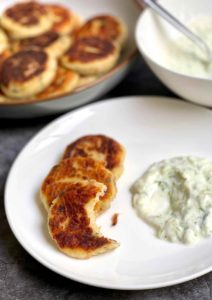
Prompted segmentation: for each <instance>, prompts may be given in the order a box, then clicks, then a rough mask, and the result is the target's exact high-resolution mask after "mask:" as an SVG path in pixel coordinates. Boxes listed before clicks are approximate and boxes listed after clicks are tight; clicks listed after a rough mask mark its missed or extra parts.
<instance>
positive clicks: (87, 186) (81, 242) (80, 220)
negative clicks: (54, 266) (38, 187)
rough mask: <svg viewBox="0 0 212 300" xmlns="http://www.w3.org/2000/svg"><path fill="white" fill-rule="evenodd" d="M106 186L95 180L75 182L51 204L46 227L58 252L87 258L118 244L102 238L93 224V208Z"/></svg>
mask: <svg viewBox="0 0 212 300" xmlns="http://www.w3.org/2000/svg"><path fill="white" fill-rule="evenodd" d="M105 190H106V187H105V186H104V185H103V184H101V183H98V182H96V181H92V182H91V181H87V180H85V181H79V182H76V183H73V184H70V185H69V189H68V190H66V191H65V192H64V193H63V194H61V195H60V196H59V197H58V198H56V199H55V200H54V202H53V203H52V205H51V207H50V209H49V213H48V227H49V233H50V235H51V237H52V239H53V240H54V241H55V242H56V244H57V246H58V247H59V249H60V250H61V251H63V252H64V253H66V254H67V255H69V256H72V257H75V258H81V259H84V258H89V257H91V256H93V255H97V254H100V253H103V252H106V251H109V250H112V249H114V248H116V247H117V246H118V243H117V242H116V241H114V240H111V239H108V238H105V237H104V236H102V234H101V233H100V230H99V228H98V227H97V225H96V223H95V213H94V207H95V205H96V203H97V202H98V201H99V197H102V196H103V195H104V193H105Z"/></svg>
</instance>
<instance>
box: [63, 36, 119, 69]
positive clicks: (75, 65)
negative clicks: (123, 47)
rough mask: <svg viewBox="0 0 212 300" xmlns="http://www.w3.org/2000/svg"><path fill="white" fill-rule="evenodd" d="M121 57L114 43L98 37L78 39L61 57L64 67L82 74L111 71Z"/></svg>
mask: <svg viewBox="0 0 212 300" xmlns="http://www.w3.org/2000/svg"><path fill="white" fill-rule="evenodd" d="M118 58H119V49H118V48H117V47H116V46H115V45H113V43H111V42H109V41H106V40H103V39H100V38H97V37H86V38H82V39H76V40H74V42H73V43H72V44H71V47H70V48H69V50H68V51H67V52H66V53H65V54H64V56H63V57H62V58H61V62H62V64H63V66H64V67H66V68H68V69H71V70H74V71H76V72H78V73H80V74H81V75H97V74H101V73H105V72H107V71H109V70H110V69H111V68H112V67H113V66H114V65H115V64H116V62H117V60H118Z"/></svg>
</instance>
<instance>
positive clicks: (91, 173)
mask: <svg viewBox="0 0 212 300" xmlns="http://www.w3.org/2000/svg"><path fill="white" fill-rule="evenodd" d="M85 179H87V180H91V179H95V180H96V181H97V182H101V183H103V184H104V185H105V186H106V187H107V190H106V192H105V194H104V196H102V197H100V201H99V202H98V203H97V204H96V207H95V210H96V212H97V213H101V212H103V211H104V210H106V209H107V208H109V206H110V202H111V201H112V199H113V198H114V197H115V195H116V184H115V180H114V176H113V174H112V173H111V172H110V171H109V170H108V169H106V168H105V167H104V165H103V164H102V163H101V162H97V161H95V160H93V159H92V158H89V157H73V158H69V159H64V160H62V161H61V162H60V164H59V165H57V166H54V167H53V168H52V170H51V171H50V173H49V174H48V176H47V177H46V179H45V180H44V182H43V184H42V186H41V199H42V202H43V203H44V205H45V207H46V208H47V209H48V208H49V206H51V203H52V201H53V200H54V199H55V198H56V197H58V195H59V194H61V192H63V191H64V190H66V189H68V188H69V184H70V182H71V184H72V183H73V182H74V181H76V180H77V181H79V180H85Z"/></svg>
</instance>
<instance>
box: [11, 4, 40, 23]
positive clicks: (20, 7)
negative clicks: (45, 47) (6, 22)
mask: <svg viewBox="0 0 212 300" xmlns="http://www.w3.org/2000/svg"><path fill="white" fill-rule="evenodd" d="M5 14H6V16H7V17H9V18H10V19H12V20H14V21H15V22H17V23H19V24H21V25H24V26H31V25H36V24H38V23H39V17H40V16H45V15H46V9H45V7H44V6H43V5H41V4H39V3H37V2H34V1H29V2H28V1H26V2H22V3H17V4H15V5H14V6H12V7H10V8H8V9H7V10H6V11H5Z"/></svg>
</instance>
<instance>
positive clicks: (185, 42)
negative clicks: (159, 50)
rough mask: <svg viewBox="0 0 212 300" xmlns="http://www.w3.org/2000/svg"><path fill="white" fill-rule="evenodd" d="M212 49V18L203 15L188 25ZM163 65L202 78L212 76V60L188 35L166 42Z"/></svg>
mask: <svg viewBox="0 0 212 300" xmlns="http://www.w3.org/2000/svg"><path fill="white" fill-rule="evenodd" d="M187 26H188V27H189V28H190V29H191V30H192V31H193V32H194V33H196V34H197V35H198V36H199V37H200V38H201V39H202V40H203V41H204V42H205V43H206V44H207V45H208V47H209V48H210V49H211V51H212V18H210V17H205V18H204V17H201V18H198V19H194V20H193V21H192V22H190V23H189V24H188V25H187ZM165 52H166V53H165V55H164V59H163V65H164V66H165V67H167V68H169V69H171V70H172V71H176V72H178V73H182V74H185V75H190V76H194V77H200V78H212V62H211V61H208V58H207V57H206V54H205V53H204V52H203V51H202V50H201V49H200V48H199V47H198V46H196V45H195V44H194V43H193V42H192V41H190V40H189V39H188V38H187V37H185V36H183V35H180V36H179V37H178V38H175V39H173V40H169V41H167V42H166V47H165Z"/></svg>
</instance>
